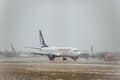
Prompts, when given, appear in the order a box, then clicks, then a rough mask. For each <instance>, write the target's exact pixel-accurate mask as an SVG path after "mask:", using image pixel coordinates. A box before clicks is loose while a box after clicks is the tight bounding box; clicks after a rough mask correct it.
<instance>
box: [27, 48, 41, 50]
mask: <svg viewBox="0 0 120 80" xmlns="http://www.w3.org/2000/svg"><path fill="white" fill-rule="evenodd" d="M26 48H30V49H37V50H41V48H36V47H26Z"/></svg>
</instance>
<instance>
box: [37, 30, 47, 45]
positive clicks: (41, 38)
mask: <svg viewBox="0 0 120 80" xmlns="http://www.w3.org/2000/svg"><path fill="white" fill-rule="evenodd" d="M39 35H40V44H41V47H48V45H47V44H46V43H45V41H44V38H43V35H42V32H41V30H39Z"/></svg>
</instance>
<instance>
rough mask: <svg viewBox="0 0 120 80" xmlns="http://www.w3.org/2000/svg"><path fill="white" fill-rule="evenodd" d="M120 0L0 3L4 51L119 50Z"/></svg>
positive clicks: (0, 36)
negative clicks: (43, 43)
mask: <svg viewBox="0 0 120 80" xmlns="http://www.w3.org/2000/svg"><path fill="white" fill-rule="evenodd" d="M119 26H120V1H119V0H0V50H6V49H7V50H10V46H9V45H10V43H12V44H13V45H14V47H15V49H16V50H17V51H29V50H30V49H27V48H25V46H33V47H40V42H39V33H38V31H39V30H42V32H43V35H44V38H45V41H46V42H47V44H48V45H50V46H66V47H69V46H70V47H76V48H78V49H80V50H88V51H90V46H91V45H93V46H94V50H95V51H119V47H120V42H119V41H120V35H119V34H120V27H119Z"/></svg>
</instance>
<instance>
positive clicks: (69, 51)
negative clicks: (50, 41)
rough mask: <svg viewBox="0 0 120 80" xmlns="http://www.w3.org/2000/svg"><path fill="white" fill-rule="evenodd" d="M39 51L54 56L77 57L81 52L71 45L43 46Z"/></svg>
mask: <svg viewBox="0 0 120 80" xmlns="http://www.w3.org/2000/svg"><path fill="white" fill-rule="evenodd" d="M41 51H43V52H46V53H48V54H53V55H55V56H56V57H77V56H79V55H80V54H81V53H80V51H79V50H78V49H76V48H72V47H44V48H41Z"/></svg>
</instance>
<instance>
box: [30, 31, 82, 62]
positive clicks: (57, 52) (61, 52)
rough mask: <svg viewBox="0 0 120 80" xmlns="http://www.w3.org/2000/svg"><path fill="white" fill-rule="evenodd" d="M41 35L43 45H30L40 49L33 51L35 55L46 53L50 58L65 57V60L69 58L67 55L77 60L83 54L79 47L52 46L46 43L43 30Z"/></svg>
mask: <svg viewBox="0 0 120 80" xmlns="http://www.w3.org/2000/svg"><path fill="white" fill-rule="evenodd" d="M39 35H40V44H41V47H40V48H35V47H28V48H32V49H38V50H39V52H33V53H32V54H34V55H46V56H47V57H48V58H49V59H50V60H54V59H55V58H56V57H63V60H67V57H70V58H71V59H74V60H75V61H76V60H77V58H78V57H79V56H80V54H81V53H80V50H79V49H77V48H73V47H50V46H48V45H47V44H46V43H45V41H44V38H43V35H42V32H41V30H40V31H39Z"/></svg>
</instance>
